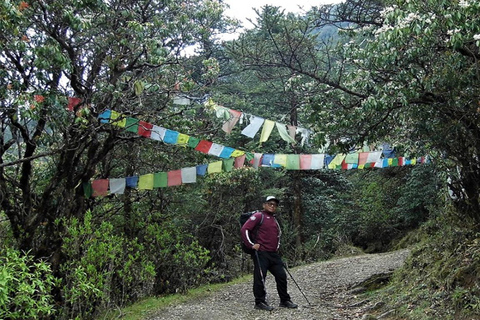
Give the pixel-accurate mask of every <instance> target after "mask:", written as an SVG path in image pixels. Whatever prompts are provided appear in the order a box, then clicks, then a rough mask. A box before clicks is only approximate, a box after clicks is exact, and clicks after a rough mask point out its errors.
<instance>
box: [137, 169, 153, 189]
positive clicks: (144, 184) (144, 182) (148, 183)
mask: <svg viewBox="0 0 480 320" xmlns="http://www.w3.org/2000/svg"><path fill="white" fill-rule="evenodd" d="M138 189H139V190H153V173H150V174H144V175H142V176H140V177H139V178H138Z"/></svg>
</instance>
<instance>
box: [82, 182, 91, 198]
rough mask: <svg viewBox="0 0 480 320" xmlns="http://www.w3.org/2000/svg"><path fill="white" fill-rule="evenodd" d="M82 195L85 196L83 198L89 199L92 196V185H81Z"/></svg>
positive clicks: (88, 183) (86, 183)
mask: <svg viewBox="0 0 480 320" xmlns="http://www.w3.org/2000/svg"><path fill="white" fill-rule="evenodd" d="M83 193H84V194H85V198H87V199H88V198H90V197H91V196H92V194H93V188H92V183H91V182H90V181H89V182H84V183H83Z"/></svg>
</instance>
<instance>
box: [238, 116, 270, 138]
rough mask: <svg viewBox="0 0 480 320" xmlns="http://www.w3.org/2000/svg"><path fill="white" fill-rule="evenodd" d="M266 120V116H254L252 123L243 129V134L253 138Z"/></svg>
mask: <svg viewBox="0 0 480 320" xmlns="http://www.w3.org/2000/svg"><path fill="white" fill-rule="evenodd" d="M264 121H265V119H264V118H260V117H255V116H252V118H251V121H250V124H249V125H248V126H246V127H245V128H244V129H243V130H242V134H243V135H245V136H247V137H249V138H252V139H253V137H254V136H255V134H257V132H258V130H260V127H261V126H262V124H263V122H264Z"/></svg>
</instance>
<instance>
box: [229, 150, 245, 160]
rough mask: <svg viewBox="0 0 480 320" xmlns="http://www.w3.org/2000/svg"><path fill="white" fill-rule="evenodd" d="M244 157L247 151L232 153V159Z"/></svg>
mask: <svg viewBox="0 0 480 320" xmlns="http://www.w3.org/2000/svg"><path fill="white" fill-rule="evenodd" d="M243 155H245V151H241V150H237V149H235V150H234V151H233V152H232V155H231V157H233V158H236V157H241V156H243Z"/></svg>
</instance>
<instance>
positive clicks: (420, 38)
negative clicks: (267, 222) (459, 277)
mask: <svg viewBox="0 0 480 320" xmlns="http://www.w3.org/2000/svg"><path fill="white" fill-rule="evenodd" d="M479 10H480V4H479V3H478V2H477V1H468V2H467V1H460V2H451V1H416V0H410V1H364V0H351V1H346V2H345V3H342V4H340V5H338V6H330V7H325V8H319V9H316V10H313V11H312V12H310V14H308V15H307V16H306V17H305V18H304V19H303V20H302V21H303V23H304V27H303V28H298V29H295V30H288V29H284V32H285V33H284V35H283V37H278V38H275V39H274V38H267V39H266V40H265V43H264V45H263V46H262V47H261V48H271V49H270V51H269V52H270V54H269V55H265V54H263V53H262V51H261V50H259V49H258V48H257V47H254V49H251V50H247V49H248V48H246V47H245V46H241V45H239V47H238V48H236V49H235V54H237V55H238V57H239V59H241V61H243V63H245V64H246V65H256V66H257V67H259V66H261V65H262V66H268V67H272V66H275V67H277V68H281V69H288V70H291V71H295V72H296V73H297V74H299V75H301V76H302V77H307V78H310V79H312V80H313V81H314V82H315V83H316V88H317V90H318V91H317V92H318V94H316V95H312V97H311V99H309V100H308V102H307V103H306V104H305V110H306V112H307V113H308V114H309V115H310V119H309V122H310V123H312V124H315V125H314V128H315V131H316V132H320V133H328V136H329V138H330V139H331V140H332V141H336V142H337V143H336V146H337V147H339V148H340V149H337V150H343V151H348V150H349V149H350V148H351V147H352V146H358V145H360V146H361V145H363V143H364V142H369V143H371V142H379V141H389V142H390V143H391V144H393V145H395V146H397V147H399V148H401V149H402V150H406V152H408V153H407V154H406V155H407V156H420V155H425V154H428V155H430V156H431V159H433V160H434V161H435V162H436V163H437V164H438V165H441V166H442V167H443V168H444V169H445V171H446V172H448V174H449V176H450V179H451V184H450V188H451V189H452V191H453V193H454V196H455V198H456V204H457V205H458V208H459V210H460V212H462V214H463V215H465V216H467V217H469V218H471V219H473V221H475V223H478V222H480V215H479V212H480V210H479V209H480V207H479V202H478V199H479V195H480V184H479V181H480V180H479V174H480V163H479V160H478V159H479V157H478V151H479V147H480V145H478V141H480V140H479V136H478V134H479V131H478V101H477V100H478V99H476V98H474V97H477V96H478V93H479V92H478V91H479V85H478V84H479V81H478V76H479V73H478V62H477V60H478V56H479V44H480V43H479V38H480V36H479V34H480V29H479V26H478V25H477V24H475V23H474V22H473V21H475V17H476V16H477V15H478V12H479ZM329 23H331V24H334V25H336V26H337V27H339V28H340V29H341V30H344V31H342V32H340V34H341V35H342V38H341V40H340V41H337V42H336V43H331V45H327V46H325V45H324V44H323V43H321V42H319V41H318V39H317V37H316V33H315V32H314V31H315V30H316V28H317V27H318V26H322V25H325V24H329ZM292 39H295V40H292ZM295 41H296V42H295ZM291 43H296V45H295V46H292V45H289V44H291ZM333 45H335V46H336V47H335V52H334V51H333ZM333 52H334V53H333ZM301 53H304V56H305V57H307V59H309V61H310V63H305V61H306V59H305V58H302V59H300V58H297V57H299V55H300V54H301ZM265 57H267V58H265ZM327 57H332V58H330V59H327ZM322 138H323V137H322Z"/></svg>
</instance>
